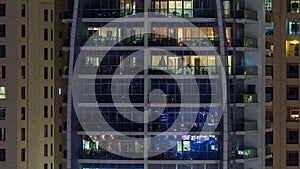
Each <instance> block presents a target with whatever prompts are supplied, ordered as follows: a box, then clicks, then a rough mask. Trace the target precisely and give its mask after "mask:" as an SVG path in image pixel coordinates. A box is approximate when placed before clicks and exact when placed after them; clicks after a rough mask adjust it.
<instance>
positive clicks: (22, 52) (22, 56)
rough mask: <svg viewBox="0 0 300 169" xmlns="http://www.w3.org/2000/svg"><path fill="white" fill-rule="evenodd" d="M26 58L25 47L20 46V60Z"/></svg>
mask: <svg viewBox="0 0 300 169" xmlns="http://www.w3.org/2000/svg"><path fill="white" fill-rule="evenodd" d="M25 57H26V46H25V45H22V46H21V58H25Z"/></svg>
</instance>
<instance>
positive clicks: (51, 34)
mask: <svg viewBox="0 0 300 169" xmlns="http://www.w3.org/2000/svg"><path fill="white" fill-rule="evenodd" d="M50 38H51V41H53V29H51V31H50Z"/></svg>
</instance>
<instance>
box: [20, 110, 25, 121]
mask: <svg viewBox="0 0 300 169" xmlns="http://www.w3.org/2000/svg"><path fill="white" fill-rule="evenodd" d="M25 119H26V109H25V107H21V120H25Z"/></svg>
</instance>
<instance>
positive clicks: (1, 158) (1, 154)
mask: <svg viewBox="0 0 300 169" xmlns="http://www.w3.org/2000/svg"><path fill="white" fill-rule="evenodd" d="M5 156H6V154H5V149H3V148H1V149H0V161H5Z"/></svg>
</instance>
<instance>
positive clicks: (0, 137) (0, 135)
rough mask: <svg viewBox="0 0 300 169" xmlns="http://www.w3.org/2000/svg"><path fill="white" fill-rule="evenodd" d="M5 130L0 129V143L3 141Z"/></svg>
mask: <svg viewBox="0 0 300 169" xmlns="http://www.w3.org/2000/svg"><path fill="white" fill-rule="evenodd" d="M5 136H6V134H5V128H0V141H5Z"/></svg>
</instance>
